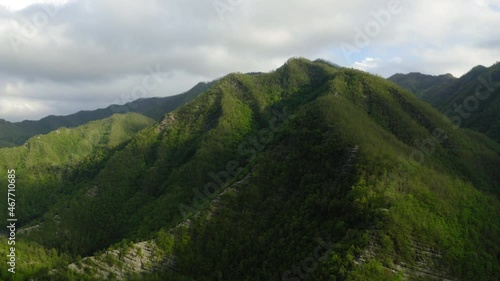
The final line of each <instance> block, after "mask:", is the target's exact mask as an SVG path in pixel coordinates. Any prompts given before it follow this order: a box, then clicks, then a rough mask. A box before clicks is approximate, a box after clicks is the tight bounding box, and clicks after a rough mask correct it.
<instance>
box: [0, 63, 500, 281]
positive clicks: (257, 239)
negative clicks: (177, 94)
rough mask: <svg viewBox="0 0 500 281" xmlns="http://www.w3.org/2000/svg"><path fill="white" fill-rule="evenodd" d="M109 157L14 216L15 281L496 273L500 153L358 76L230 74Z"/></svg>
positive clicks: (50, 183) (63, 175)
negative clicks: (32, 210)
mask: <svg viewBox="0 0 500 281" xmlns="http://www.w3.org/2000/svg"><path fill="white" fill-rule="evenodd" d="M10 151H11V149H5V150H0V154H8V153H9V152H10ZM99 151H100V152H98V153H94V154H92V155H94V156H89V157H86V158H85V159H86V161H84V162H83V163H84V164H80V165H76V166H75V163H74V161H71V160H70V161H67V162H58V163H55V164H54V165H52V166H51V169H52V173H51V174H52V175H53V176H52V177H50V178H49V179H47V180H46V181H45V186H44V187H43V188H44V189H45V191H47V190H50V189H51V188H57V187H61V188H60V189H58V190H60V192H59V193H54V192H52V193H51V194H53V196H52V198H51V199H52V200H53V201H52V202H53V204H51V205H50V206H47V207H46V208H41V209H39V212H38V213H37V214H36V215H38V216H35V215H31V216H28V215H26V214H19V216H20V220H21V222H22V227H23V228H24V227H29V226H36V228H31V229H30V231H24V232H22V233H21V234H18V239H19V241H22V242H24V243H22V245H23V246H22V247H23V248H22V249H19V253H20V255H22V254H23V251H24V255H25V256H23V259H21V258H20V260H19V262H18V271H19V272H20V275H16V277H15V278H35V279H38V280H45V279H50V280H97V279H128V280H304V279H305V278H310V279H311V280H443V278H444V279H449V280H498V278H499V277H500V276H499V272H500V262H499V256H498V253H499V252H500V235H499V234H500V204H499V201H498V196H499V195H500V189H499V188H500V175H498V173H497V168H498V166H499V165H500V145H499V144H498V143H496V142H494V141H492V140H490V139H489V138H487V137H485V136H483V135H481V134H479V133H475V132H473V131H470V130H464V129H460V128H456V127H454V126H453V124H451V123H450V122H448V121H445V119H444V118H443V116H442V114H440V113H439V112H438V111H437V110H435V109H433V108H432V107H431V106H429V105H428V104H426V103H424V102H423V101H420V100H419V99H417V98H416V97H414V96H413V95H411V94H410V93H408V92H407V91H404V90H402V89H401V88H400V87H398V86H396V85H394V84H393V83H391V82H389V81H386V80H385V79H382V78H379V77H375V76H372V75H369V74H367V73H364V72H361V71H357V70H351V69H343V68H339V67H337V66H335V65H333V64H329V63H327V62H325V61H320V60H318V61H314V62H312V61H309V60H306V59H291V60H289V61H288V62H287V63H286V64H285V65H284V66H282V67H281V68H279V69H277V70H276V71H274V72H271V73H262V74H261V73H253V74H251V75H249V74H239V73H235V74H230V75H228V76H226V77H224V78H222V79H220V80H219V81H217V82H216V83H215V84H214V85H213V86H212V87H210V88H209V89H208V90H207V91H205V92H204V93H203V94H201V95H199V96H198V97H196V98H195V99H193V100H192V101H191V102H189V103H187V104H186V105H184V106H182V107H181V108H179V109H177V110H174V111H172V112H170V113H168V114H167V115H166V116H165V117H164V118H163V120H162V121H161V122H159V123H157V124H154V125H152V126H150V127H148V128H146V129H144V130H141V131H140V132H139V133H137V134H136V135H135V136H134V137H132V138H131V140H130V141H128V142H126V143H124V144H123V145H121V146H116V147H114V148H112V149H102V150H99ZM97 155H103V156H97ZM7 162H8V163H11V165H17V164H15V163H18V162H16V159H9V160H7ZM68 167H73V168H72V169H71V171H70V172H68ZM31 173H32V172H31V170H29V169H26V170H22V169H20V171H19V173H18V174H19V177H20V178H22V177H23V175H24V177H27V175H28V174H31ZM0 177H5V175H0ZM0 180H5V179H1V178H0ZM30 183H31V184H30ZM19 185H20V186H24V187H23V188H22V189H21V188H19V190H18V193H19V194H21V193H25V195H24V196H26V197H25V198H28V195H27V194H28V193H30V192H32V191H34V190H38V189H40V187H39V186H38V185H37V184H35V183H34V182H32V181H30V180H29V179H26V181H25V182H20V183H19ZM2 192H3V191H2ZM3 193H5V192H3ZM3 193H2V194H3ZM31 204H33V207H36V205H37V202H32V203H31ZM0 240H1V239H0ZM0 243H2V244H5V241H0ZM145 245H147V247H146V246H145ZM20 247H21V246H20ZM153 248H155V251H154V254H152V253H153V250H152V249H153ZM2 249H3V248H0V250H2ZM27 253H30V254H29V255H27ZM34 253H36V254H34ZM0 256H2V257H5V256H6V253H4V252H1V253H0ZM86 256H93V257H89V258H84V259H81V257H86ZM42 259H43V260H44V261H45V263H44V262H41V260H42ZM148 259H149V260H150V261H151V262H150V263H148V262H147V261H148ZM141 263H142V264H141ZM23 272H24V275H23ZM2 274H3V275H1V276H0V277H1V278H3V279H6V280H10V279H12V276H11V275H5V273H3V272H2ZM20 276H22V277H20ZM9 278H10V279H9ZM18 280H22V279H18Z"/></svg>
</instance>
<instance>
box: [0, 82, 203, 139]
mask: <svg viewBox="0 0 500 281" xmlns="http://www.w3.org/2000/svg"><path fill="white" fill-rule="evenodd" d="M212 84H213V82H211V83H204V82H200V83H198V84H197V85H196V86H194V87H193V88H192V89H190V90H189V91H187V92H185V93H183V94H180V95H175V96H169V97H163V98H144V99H139V100H136V101H133V102H129V103H127V104H125V105H111V106H109V107H107V108H104V109H97V110H92V111H80V112H78V113H75V114H71V115H67V116H48V117H45V118H43V119H41V120H38V121H22V122H16V123H11V122H7V121H5V120H2V119H0V148H1V147H13V146H18V145H22V144H23V143H24V142H26V141H27V140H28V139H29V138H30V137H32V136H35V135H39V134H46V133H49V132H51V131H54V130H56V129H59V128H62V127H66V128H73V127H77V126H80V125H83V124H85V123H88V122H90V121H94V120H99V119H104V118H107V117H110V116H111V115H113V114H116V113H127V112H136V113H140V114H143V115H145V116H148V117H150V118H153V119H155V120H158V119H160V118H162V117H163V115H165V113H167V112H170V111H172V110H174V109H176V108H178V107H179V106H181V105H183V104H185V103H186V102H189V101H190V100H192V99H193V98H195V97H196V96H197V95H199V94H200V93H202V92H203V91H205V90H206V89H208V88H209V87H210V85H212Z"/></svg>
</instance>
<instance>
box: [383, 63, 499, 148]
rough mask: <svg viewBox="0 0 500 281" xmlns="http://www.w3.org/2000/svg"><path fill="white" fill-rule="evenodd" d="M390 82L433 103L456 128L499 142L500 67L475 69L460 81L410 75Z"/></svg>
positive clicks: (444, 76)
mask: <svg viewBox="0 0 500 281" xmlns="http://www.w3.org/2000/svg"><path fill="white" fill-rule="evenodd" d="M388 80H389V81H392V82H394V83H396V84H398V85H400V86H401V87H403V88H405V89H408V90H409V91H411V92H412V93H414V94H415V95H416V96H417V97H419V98H421V99H422V100H424V101H426V102H428V103H430V104H431V105H432V106H434V107H435V108H437V109H439V110H440V111H441V112H443V113H444V114H445V115H446V116H447V117H448V118H450V120H451V121H452V122H454V123H455V124H456V125H457V126H462V127H466V128H470V129H473V130H476V131H478V132H481V133H484V134H485V135H487V136H489V137H490V138H492V139H494V140H496V141H497V142H500V63H496V64H494V65H492V66H491V67H484V66H482V65H479V66H476V67H474V68H473V69H471V70H470V71H469V72H467V73H466V74H464V75H463V76H462V77H460V78H458V79H457V78H451V77H449V76H447V75H440V76H431V75H423V74H416V73H409V74H396V75H393V76H391V77H390V78H388Z"/></svg>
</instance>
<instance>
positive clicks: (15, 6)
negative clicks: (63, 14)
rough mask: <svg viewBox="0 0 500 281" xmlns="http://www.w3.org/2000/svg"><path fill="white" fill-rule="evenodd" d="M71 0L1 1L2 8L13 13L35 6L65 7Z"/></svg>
mask: <svg viewBox="0 0 500 281" xmlns="http://www.w3.org/2000/svg"><path fill="white" fill-rule="evenodd" d="M68 1H69V0H0V6H3V7H5V8H7V9H9V10H11V11H19V10H22V9H24V8H26V7H28V6H30V5H33V4H52V5H64V4H66V3H67V2H68Z"/></svg>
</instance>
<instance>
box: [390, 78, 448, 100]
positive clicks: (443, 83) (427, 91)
mask: <svg viewBox="0 0 500 281" xmlns="http://www.w3.org/2000/svg"><path fill="white" fill-rule="evenodd" d="M387 80H389V81H391V82H394V83H396V84H398V85H399V86H401V87H403V88H405V89H407V90H409V91H410V92H412V93H414V94H415V95H416V96H417V97H419V98H420V99H422V100H424V101H426V102H428V103H430V104H432V105H439V104H442V103H443V102H444V101H446V100H447V99H448V98H450V95H452V94H453V92H454V91H455V89H456V88H455V87H454V85H455V82H456V80H457V78H455V77H453V76H452V75H451V74H445V75H439V76H432V75H426V74H421V73H418V72H413V73H408V74H401V73H398V74H394V75H393V76H391V77H389V78H388V79H387Z"/></svg>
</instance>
